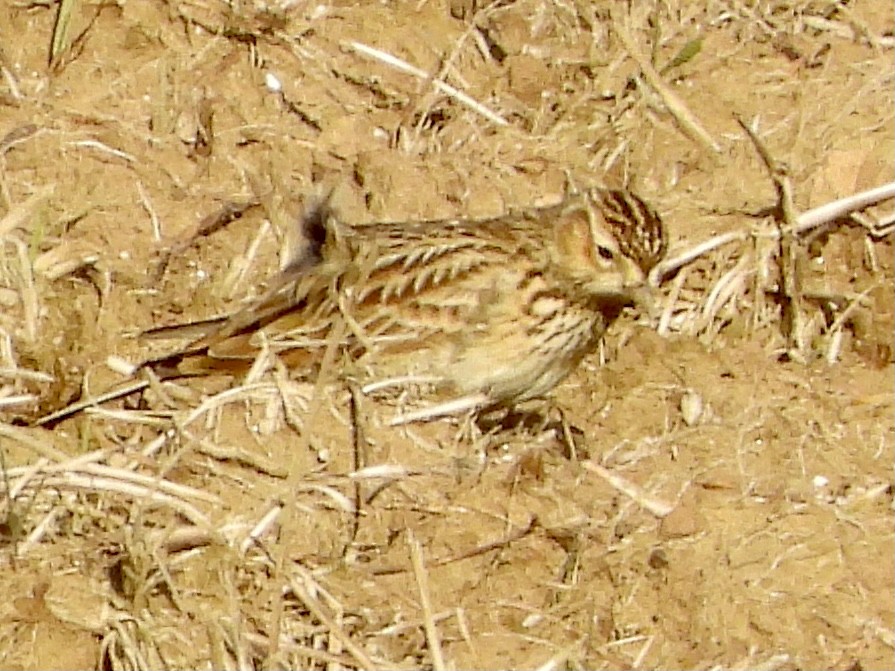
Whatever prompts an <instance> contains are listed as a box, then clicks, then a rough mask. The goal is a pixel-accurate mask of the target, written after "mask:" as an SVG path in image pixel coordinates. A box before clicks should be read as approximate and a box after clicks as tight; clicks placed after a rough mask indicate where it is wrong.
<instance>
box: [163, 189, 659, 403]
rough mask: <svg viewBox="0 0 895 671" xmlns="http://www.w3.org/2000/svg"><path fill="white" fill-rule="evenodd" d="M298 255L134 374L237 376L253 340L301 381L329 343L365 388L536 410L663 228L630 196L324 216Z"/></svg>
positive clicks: (615, 303)
mask: <svg viewBox="0 0 895 671" xmlns="http://www.w3.org/2000/svg"><path fill="white" fill-rule="evenodd" d="M304 227H305V232H306V234H307V236H306V237H307V238H308V239H309V240H310V241H311V245H310V247H309V252H308V253H306V254H305V255H304V256H302V258H301V259H298V260H297V261H296V262H294V263H293V264H292V266H290V267H289V268H287V269H286V270H285V271H284V272H283V273H282V274H281V275H280V276H279V277H278V278H277V279H276V280H275V281H274V283H273V286H272V288H271V290H270V291H269V292H268V293H267V294H266V295H265V296H263V297H262V298H261V299H259V300H258V301H257V302H256V303H254V304H253V305H251V306H249V307H247V308H245V309H243V310H241V311H239V312H237V313H235V314H233V315H231V316H229V317H226V318H221V319H213V320H208V321H204V322H196V323H192V324H187V325H182V326H175V327H167V328H162V329H157V330H156V331H154V332H152V335H155V336H177V335H184V334H186V333H191V334H197V333H198V334H200V337H199V338H198V339H197V340H194V341H193V342H192V343H191V344H190V345H188V346H187V347H186V348H184V349H182V350H179V351H177V352H175V353H174V354H171V355H169V356H165V357H162V358H159V359H155V360H152V361H148V362H147V363H146V364H145V365H146V366H147V367H149V368H151V369H153V370H154V371H156V373H158V374H159V375H160V376H161V377H162V378H171V377H179V376H190V375H203V374H208V373H215V372H227V373H234V374H236V373H239V372H240V371H244V370H246V369H247V368H248V367H249V366H250V365H251V364H252V363H253V361H254V360H255V358H256V357H257V355H258V353H259V351H260V348H261V344H262V342H265V346H266V347H267V348H269V351H271V352H275V353H276V354H277V355H279V356H280V357H281V358H282V359H283V360H284V361H285V362H286V363H287V364H288V365H289V366H290V367H291V368H293V369H296V370H299V371H310V370H312V369H313V367H314V365H315V364H317V363H319V361H320V360H321V359H322V357H323V353H324V351H325V350H326V348H327V345H328V344H330V343H332V344H333V346H335V347H337V348H338V351H339V353H340V354H341V355H342V357H343V358H342V360H341V361H342V363H345V360H346V359H347V360H348V361H349V362H350V363H349V365H350V366H351V368H352V369H351V370H350V371H349V374H351V375H352V376H354V377H356V378H358V379H360V380H361V381H363V382H375V381H377V380H382V379H384V378H395V377H401V378H404V377H406V376H412V377H414V378H415V379H423V380H426V381H429V382H432V383H434V384H435V386H436V387H437V388H438V389H440V390H441V391H443V392H445V394H446V395H448V396H450V397H456V396H463V395H478V396H479V398H480V400H482V401H483V402H482V403H479V405H508V404H512V403H514V402H517V401H523V400H526V399H530V398H535V397H540V396H543V395H544V394H546V393H547V392H549V391H550V390H551V389H552V388H553V387H554V386H555V385H556V384H558V383H559V382H560V381H562V380H563V379H564V378H565V377H566V376H567V375H568V374H569V373H570V372H571V371H572V370H573V369H574V368H575V367H576V366H577V364H578V363H579V362H580V360H581V358H582V357H583V356H584V355H585V354H587V353H588V352H590V351H591V350H592V349H593V348H594V347H595V346H596V344H597V342H598V341H599V339H600V337H601V336H602V335H603V333H604V331H605V330H606V327H607V326H608V325H609V323H610V322H611V321H612V319H614V317H615V316H616V315H617V314H618V312H619V310H620V308H621V307H622V306H623V305H624V304H626V303H630V302H631V301H632V299H634V298H636V296H635V294H636V293H637V291H638V290H639V288H640V287H641V286H642V285H643V283H644V280H645V277H646V274H647V273H648V272H649V270H650V269H651V268H652V267H653V266H654V265H655V264H656V263H657V262H658V261H659V260H660V259H661V257H662V255H663V253H664V251H665V245H666V241H665V233H664V228H663V226H662V223H661V221H660V219H659V217H658V215H657V214H656V213H655V212H654V211H653V210H652V209H651V208H650V207H649V206H647V205H646V204H645V203H644V202H643V201H642V200H640V199H639V198H638V197H636V196H634V195H632V194H630V193H629V192H625V191H615V190H606V189H591V190H589V191H586V192H583V193H580V194H576V195H573V196H570V197H569V198H567V199H566V200H565V201H564V202H562V203H561V204H559V205H556V206H553V207H547V208H542V209H527V210H522V211H518V212H513V213H511V214H508V215H506V216H502V217H499V218H494V219H484V220H472V221H470V220H461V219H451V220H444V221H425V222H411V223H397V222H395V223H378V224H370V225H365V226H355V227H351V226H346V225H344V224H342V223H340V222H339V221H338V220H337V219H336V217H335V216H334V215H333V213H332V212H331V210H330V209H329V207H328V205H326V204H325V203H324V204H322V205H320V206H318V207H317V208H316V209H315V210H313V211H312V212H311V213H310V214H309V215H308V216H307V217H306V218H305V221H304Z"/></svg>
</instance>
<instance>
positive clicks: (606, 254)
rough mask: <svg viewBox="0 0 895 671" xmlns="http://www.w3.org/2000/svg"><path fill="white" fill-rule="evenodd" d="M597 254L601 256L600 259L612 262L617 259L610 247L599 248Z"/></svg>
mask: <svg viewBox="0 0 895 671" xmlns="http://www.w3.org/2000/svg"><path fill="white" fill-rule="evenodd" d="M597 254H599V255H600V258H603V259H606V260H607V261H612V259H614V258H615V254H613V253H612V250H611V249H609V248H608V247H597Z"/></svg>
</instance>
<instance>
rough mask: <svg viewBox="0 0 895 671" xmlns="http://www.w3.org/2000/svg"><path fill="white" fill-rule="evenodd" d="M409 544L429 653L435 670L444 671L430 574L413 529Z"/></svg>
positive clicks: (409, 531)
mask: <svg viewBox="0 0 895 671" xmlns="http://www.w3.org/2000/svg"><path fill="white" fill-rule="evenodd" d="M407 544H408V545H409V546H410V563H411V565H412V566H413V577H414V578H415V579H416V586H417V589H418V590H419V593H420V606H421V607H422V609H423V625H424V627H425V630H426V642H427V643H428V644H429V653H430V654H431V655H432V666H433V667H435V671H444V670H445V668H446V667H445V665H444V656H443V655H442V653H441V639H440V638H439V636H438V627H436V626H435V620H434V619H433V617H432V600H431V598H430V596H429V574H428V573H427V572H426V565H425V562H424V561H423V549H422V547H421V546H420V542H419V541H418V540H417V539H416V536H414V535H413V531H411V530H410V529H408V530H407Z"/></svg>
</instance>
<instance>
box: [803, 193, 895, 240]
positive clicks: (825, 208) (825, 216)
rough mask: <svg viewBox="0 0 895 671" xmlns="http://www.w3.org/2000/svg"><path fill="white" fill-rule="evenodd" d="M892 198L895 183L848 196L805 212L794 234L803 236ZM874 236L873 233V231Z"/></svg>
mask: <svg viewBox="0 0 895 671" xmlns="http://www.w3.org/2000/svg"><path fill="white" fill-rule="evenodd" d="M890 198H895V182H889V183H888V184H883V185H882V186H877V187H875V188H873V189H868V190H867V191H861V192H860V193H856V194H854V195H852V196H846V197H845V198H840V199H839V200H834V201H833V202H831V203H826V204H825V205H821V206H820V207H815V208H814V209H813V210H808V211H807V212H803V213H802V214H800V215H799V216H798V217H797V218H796V223H795V226H794V227H793V229H792V232H793V233H795V234H796V235H801V234H802V233H805V232H806V231H808V230H810V229H812V228H815V227H816V226H820V225H822V224H826V223H829V222H831V221H834V220H835V219H839V218H840V217H844V216H845V215H847V214H851V213H853V212H856V211H858V210H863V209H864V208H866V207H870V206H871V205H876V204H877V203H880V202H882V201H884V200H888V199H890ZM872 234H873V231H871V235H872Z"/></svg>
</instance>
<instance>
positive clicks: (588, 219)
mask: <svg viewBox="0 0 895 671" xmlns="http://www.w3.org/2000/svg"><path fill="white" fill-rule="evenodd" d="M554 242H555V254H556V258H555V263H556V264H557V266H558V267H559V268H560V270H561V271H562V272H563V273H565V274H567V275H568V276H569V277H570V278H572V279H573V281H574V282H575V283H576V284H578V285H579V286H580V287H581V288H582V289H583V290H584V291H586V292H587V293H590V294H597V295H603V296H606V297H607V298H611V297H617V298H618V299H622V300H624V299H633V298H635V296H634V294H635V293H637V292H636V289H637V288H638V287H641V286H643V285H644V284H645V282H646V277H647V275H648V274H649V272H650V270H652V269H653V267H655V265H656V264H657V263H658V262H659V261H660V260H661V259H662V257H663V256H664V254H665V249H666V245H667V243H666V237H665V228H664V226H663V224H662V220H661V219H660V218H659V215H658V214H657V213H656V211H655V210H653V209H652V208H651V207H650V206H649V205H647V204H646V203H645V202H644V201H643V200H642V199H640V198H639V197H638V196H636V195H634V194H632V193H630V192H628V191H621V190H610V189H590V190H588V191H585V192H583V193H581V194H578V195H576V196H573V197H572V198H570V199H569V200H568V201H567V202H566V203H565V204H564V205H563V206H561V208H560V211H559V216H558V219H557V221H556V223H555V226H554Z"/></svg>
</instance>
